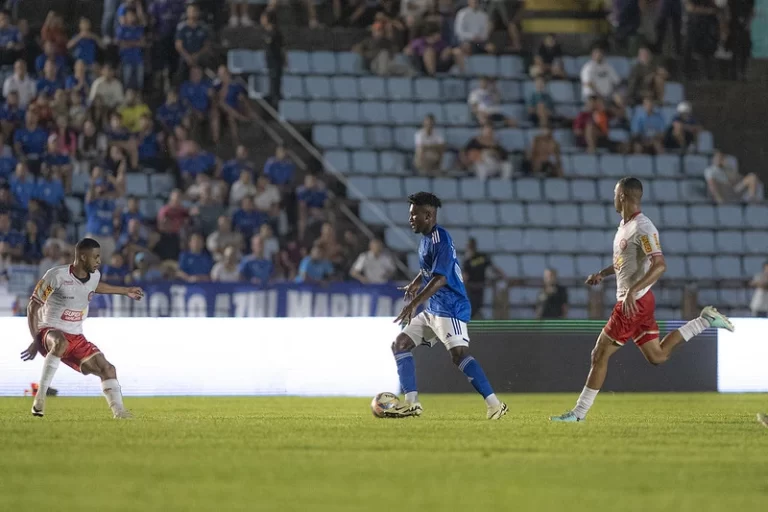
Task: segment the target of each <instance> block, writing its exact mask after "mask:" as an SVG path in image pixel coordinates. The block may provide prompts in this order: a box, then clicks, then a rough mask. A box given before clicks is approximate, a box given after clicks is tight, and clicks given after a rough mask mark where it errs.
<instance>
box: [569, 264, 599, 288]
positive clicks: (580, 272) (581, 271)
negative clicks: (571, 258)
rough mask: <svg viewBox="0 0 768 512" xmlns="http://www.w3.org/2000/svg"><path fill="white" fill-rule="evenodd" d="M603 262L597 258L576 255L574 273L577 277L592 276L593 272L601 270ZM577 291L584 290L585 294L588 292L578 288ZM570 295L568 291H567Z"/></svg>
mask: <svg viewBox="0 0 768 512" xmlns="http://www.w3.org/2000/svg"><path fill="white" fill-rule="evenodd" d="M603 267H604V265H603V262H602V260H601V259H600V257H598V256H589V255H578V256H576V273H577V276H579V277H582V276H583V277H585V278H586V276H588V275H590V274H593V273H595V272H598V271H599V270H600V269H601V268H603ZM578 290H584V293H585V294H587V293H588V290H587V289H586V288H578ZM569 294H570V291H569Z"/></svg>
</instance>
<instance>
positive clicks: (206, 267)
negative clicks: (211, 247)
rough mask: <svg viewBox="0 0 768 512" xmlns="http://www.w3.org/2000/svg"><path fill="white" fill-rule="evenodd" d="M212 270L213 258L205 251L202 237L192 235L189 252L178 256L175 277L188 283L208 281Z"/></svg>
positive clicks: (196, 234)
mask: <svg viewBox="0 0 768 512" xmlns="http://www.w3.org/2000/svg"><path fill="white" fill-rule="evenodd" d="M212 269H213V258H211V255H210V254H208V253H207V252H206V251H205V244H204V243H203V237H202V235H200V234H199V233H194V234H193V235H192V236H190V237H189V250H188V251H184V252H182V253H181V254H180V255H179V272H178V274H177V277H178V278H179V279H183V280H184V281H186V282H188V283H199V282H204V281H209V280H210V276H211V270H212Z"/></svg>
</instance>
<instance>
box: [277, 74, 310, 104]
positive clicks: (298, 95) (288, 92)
mask: <svg viewBox="0 0 768 512" xmlns="http://www.w3.org/2000/svg"><path fill="white" fill-rule="evenodd" d="M281 92H282V94H283V98H284V99H286V100H303V99H304V97H305V95H304V79H303V78H301V77H300V76H297V75H286V76H285V77H283V88H282V90H281Z"/></svg>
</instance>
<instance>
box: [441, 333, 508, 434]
mask: <svg viewBox="0 0 768 512" xmlns="http://www.w3.org/2000/svg"><path fill="white" fill-rule="evenodd" d="M449 352H450V353H451V360H452V361H453V364H455V365H456V367H457V368H458V369H459V370H461V372H462V373H463V374H464V375H466V376H467V380H469V382H470V384H472V387H474V388H475V391H477V392H478V393H480V395H481V396H482V397H483V399H484V400H485V404H486V406H487V407H488V414H487V417H488V419H489V420H498V419H501V417H502V416H504V415H505V414H507V404H505V403H504V402H502V401H501V400H499V399H498V397H496V393H494V392H493V388H491V384H490V383H489V382H488V378H487V377H486V376H485V373H484V372H483V369H482V368H481V367H480V364H479V363H478V362H477V361H475V358H474V357H472V356H471V355H470V354H469V349H468V348H467V347H464V346H459V347H453V348H451V349H450V350H449Z"/></svg>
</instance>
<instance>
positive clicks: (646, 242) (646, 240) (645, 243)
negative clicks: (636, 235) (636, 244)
mask: <svg viewBox="0 0 768 512" xmlns="http://www.w3.org/2000/svg"><path fill="white" fill-rule="evenodd" d="M640 243H641V244H643V250H644V251H645V252H647V253H648V252H653V247H651V239H650V238H648V235H643V236H641V237H640Z"/></svg>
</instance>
